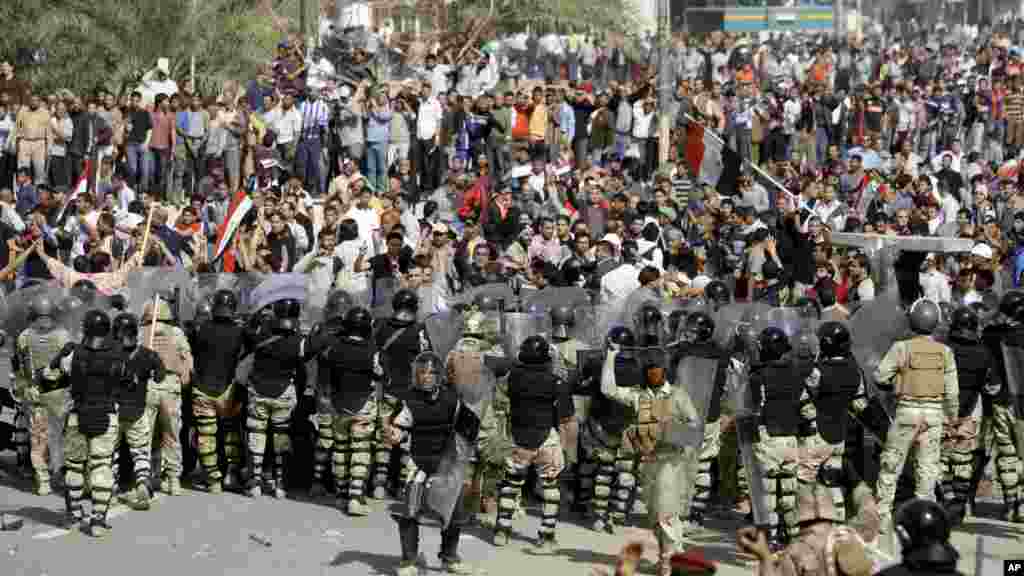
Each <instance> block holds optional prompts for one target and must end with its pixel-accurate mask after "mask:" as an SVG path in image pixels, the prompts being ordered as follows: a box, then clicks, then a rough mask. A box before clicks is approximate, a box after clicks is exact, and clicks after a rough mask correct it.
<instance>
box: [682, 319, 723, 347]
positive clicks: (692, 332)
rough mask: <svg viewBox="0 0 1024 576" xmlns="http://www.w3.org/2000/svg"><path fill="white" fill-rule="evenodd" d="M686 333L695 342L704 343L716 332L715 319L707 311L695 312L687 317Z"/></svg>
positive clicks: (687, 337)
mask: <svg viewBox="0 0 1024 576" xmlns="http://www.w3.org/2000/svg"><path fill="white" fill-rule="evenodd" d="M683 330H684V334H685V336H686V339H687V340H688V341H689V342H691V343H694V344H703V343H705V342H708V341H710V340H711V337H712V336H714V334H715V321H714V320H712V319H711V316H709V315H708V314H707V313H705V312H694V313H693V314H690V315H689V316H687V317H686V325H685V328H684V329H683Z"/></svg>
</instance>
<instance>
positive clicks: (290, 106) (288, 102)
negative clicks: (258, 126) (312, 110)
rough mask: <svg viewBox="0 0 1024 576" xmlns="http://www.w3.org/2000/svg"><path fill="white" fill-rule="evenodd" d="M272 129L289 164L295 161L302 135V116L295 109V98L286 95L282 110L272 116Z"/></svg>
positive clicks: (279, 149)
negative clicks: (296, 149)
mask: <svg viewBox="0 0 1024 576" xmlns="http://www.w3.org/2000/svg"><path fill="white" fill-rule="evenodd" d="M271 117H272V120H271V124H270V128H271V129H272V130H273V131H274V133H275V134H276V135H277V147H278V151H279V152H280V153H281V156H282V157H283V158H284V160H285V162H286V163H287V164H291V163H292V162H293V161H294V160H295V146H296V144H297V143H298V140H299V135H300V134H301V133H302V114H300V113H299V110H298V109H297V108H296V107H295V98H293V97H292V96H289V95H285V96H284V98H282V100H281V109H280V110H279V111H277V113H276V114H272V115H271Z"/></svg>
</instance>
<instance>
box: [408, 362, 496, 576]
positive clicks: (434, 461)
mask: <svg viewBox="0 0 1024 576" xmlns="http://www.w3.org/2000/svg"><path fill="white" fill-rule="evenodd" d="M411 372H412V376H411V378H412V382H411V383H410V384H411V385H410V388H409V390H408V393H407V394H405V395H404V396H403V399H402V409H401V411H400V412H399V413H398V414H397V415H396V416H395V418H394V419H393V421H392V422H391V425H390V426H389V428H388V430H389V436H391V441H392V443H394V444H398V443H400V442H401V441H402V437H403V436H408V437H409V440H410V443H409V446H410V455H411V457H412V461H413V464H415V469H416V474H415V476H414V477H412V478H411V479H410V485H411V486H413V487H411V488H410V489H408V490H406V492H405V499H406V506H405V510H403V511H401V512H399V513H397V514H394V515H393V517H394V519H395V521H396V522H397V523H398V535H399V540H400V542H401V546H402V564H401V566H400V567H399V569H398V575H399V576H416V574H417V572H418V570H417V568H416V562H417V560H418V556H419V543H420V542H419V541H420V524H419V521H420V518H419V510H420V506H421V504H422V502H421V500H422V496H423V489H424V488H423V487H424V482H425V480H426V478H428V477H430V476H432V475H434V474H435V473H437V472H438V469H439V467H440V465H441V459H442V456H443V455H444V454H445V451H446V449H448V443H449V441H450V439H451V437H452V434H454V433H456V432H457V433H460V434H464V435H466V439H467V440H469V441H473V440H475V439H476V438H475V436H476V431H474V430H463V429H460V428H458V427H457V424H456V423H457V422H461V420H460V419H459V418H457V416H456V414H457V411H458V410H459V409H460V406H461V404H460V402H459V395H458V393H457V392H456V390H455V389H454V388H453V387H451V386H448V385H447V384H446V383H445V381H444V366H443V364H442V362H441V359H440V358H438V357H437V356H436V355H434V354H433V353H430V352H424V353H422V354H420V355H419V356H417V357H416V359H415V361H414V362H413V363H412V370H411ZM455 489H456V490H460V493H459V494H449V495H447V498H448V499H450V500H452V501H454V502H455V507H454V509H455V511H454V513H453V515H452V518H451V520H450V521H449V523H448V525H447V526H444V527H442V530H441V552H440V554H439V557H440V559H441V563H442V567H443V569H444V571H445V572H447V573H449V574H471V573H473V571H472V570H471V569H470V568H469V567H468V566H466V565H465V564H463V563H462V561H461V559H460V558H459V553H458V549H459V536H460V535H461V534H462V527H463V526H464V525H465V524H466V522H467V520H468V515H467V514H466V509H465V506H463V505H462V504H463V493H462V492H461V491H462V490H464V488H463V487H462V486H458V487H455Z"/></svg>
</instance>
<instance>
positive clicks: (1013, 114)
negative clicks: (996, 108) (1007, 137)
mask: <svg viewBox="0 0 1024 576" xmlns="http://www.w3.org/2000/svg"><path fill="white" fill-rule="evenodd" d="M1004 105H1005V106H1006V119H1007V120H1011V121H1013V122H1020V121H1024V92H1011V93H1009V94H1007V95H1006V100H1005V101H1004Z"/></svg>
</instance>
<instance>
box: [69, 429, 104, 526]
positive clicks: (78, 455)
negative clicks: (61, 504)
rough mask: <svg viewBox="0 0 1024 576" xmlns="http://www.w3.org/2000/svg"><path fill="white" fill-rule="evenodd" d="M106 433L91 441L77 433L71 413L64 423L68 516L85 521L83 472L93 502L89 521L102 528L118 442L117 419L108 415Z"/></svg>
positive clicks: (84, 481)
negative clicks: (100, 525) (115, 446)
mask: <svg viewBox="0 0 1024 576" xmlns="http://www.w3.org/2000/svg"><path fill="white" fill-rule="evenodd" d="M108 418H109V423H108V425H107V429H106V431H105V432H104V433H103V434H101V435H99V436H94V437H92V438H89V437H87V436H86V435H85V434H82V433H81V432H80V431H79V430H78V414H77V413H76V412H74V411H72V412H70V413H69V414H68V416H67V420H66V421H65V423H64V486H65V490H66V491H67V492H66V502H67V507H68V514H69V515H70V516H71V517H72V518H74V519H75V520H78V521H81V520H84V514H85V509H84V506H83V504H84V502H85V496H84V491H85V483H86V470H88V482H89V493H90V496H91V498H92V515H93V518H92V521H93V522H97V523H102V524H105V523H106V520H107V510H108V509H109V507H110V497H111V494H112V492H113V487H114V476H113V474H112V473H111V470H110V459H111V457H112V456H113V453H114V442H115V440H116V438H117V415H116V414H109V415H108Z"/></svg>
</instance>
